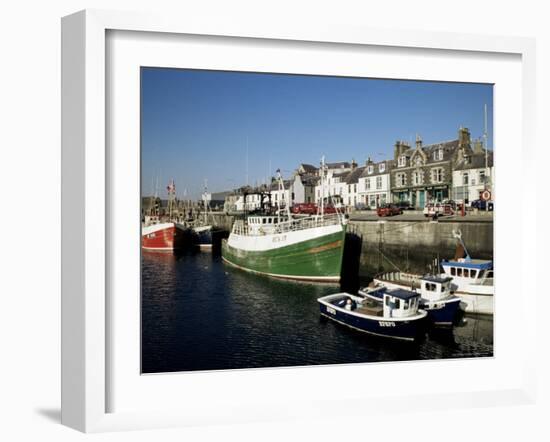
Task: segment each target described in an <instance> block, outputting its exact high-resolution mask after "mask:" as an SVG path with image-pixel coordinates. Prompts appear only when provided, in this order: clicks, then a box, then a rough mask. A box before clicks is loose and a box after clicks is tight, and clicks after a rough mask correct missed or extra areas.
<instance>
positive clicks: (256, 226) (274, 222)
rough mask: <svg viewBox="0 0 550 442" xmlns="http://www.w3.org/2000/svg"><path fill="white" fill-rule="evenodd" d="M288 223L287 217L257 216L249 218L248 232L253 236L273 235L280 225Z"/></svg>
mask: <svg viewBox="0 0 550 442" xmlns="http://www.w3.org/2000/svg"><path fill="white" fill-rule="evenodd" d="M286 222H288V219H287V218H286V217H280V216H277V215H256V216H249V217H248V218H247V224H248V231H249V233H250V234H252V235H262V234H266V233H272V232H274V231H275V229H276V228H277V226H278V225H279V224H282V223H286Z"/></svg>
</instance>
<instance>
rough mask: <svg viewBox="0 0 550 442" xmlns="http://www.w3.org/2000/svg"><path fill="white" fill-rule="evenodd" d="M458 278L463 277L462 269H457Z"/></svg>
mask: <svg viewBox="0 0 550 442" xmlns="http://www.w3.org/2000/svg"><path fill="white" fill-rule="evenodd" d="M456 276H462V269H461V268H460V267H459V268H457V269H456Z"/></svg>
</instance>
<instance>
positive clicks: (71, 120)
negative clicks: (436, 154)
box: [62, 10, 536, 432]
mask: <svg viewBox="0 0 550 442" xmlns="http://www.w3.org/2000/svg"><path fill="white" fill-rule="evenodd" d="M109 31H143V32H155V33H163V34H180V35H189V34H192V35H202V36H219V37H224V36H225V37H239V38H252V39H269V40H273V41H286V42H288V43H290V44H292V42H311V43H337V44H340V45H344V46H345V45H368V46H376V47H378V48H380V49H384V48H395V47H397V48H423V49H429V50H440V51H442V53H443V52H444V51H465V52H472V53H476V54H483V53H496V54H513V55H516V56H519V57H521V74H522V91H521V93H522V95H521V97H522V98H521V104H522V111H521V114H522V119H521V122H518V124H521V154H520V155H521V158H522V159H523V161H522V162H521V168H522V170H521V173H522V174H525V176H528V167H529V162H530V161H534V158H535V157H536V150H535V146H534V138H533V134H534V127H533V125H534V121H535V118H534V107H535V78H534V77H535V68H534V64H535V44H534V41H533V40H532V39H526V38H517V37H498V38H495V37H490V36H480V35H464V34H452V33H430V32H420V31H419V32H417V31H402V32H399V33H395V32H390V31H387V30H376V29H358V28H349V27H343V26H336V25H334V26H329V27H327V26H314V25H311V24H308V26H307V27H302V28H296V27H293V26H290V25H283V24H272V25H271V26H265V23H262V24H254V23H248V22H246V21H245V20H242V21H240V22H237V21H232V22H225V23H213V22H209V21H205V20H197V19H196V18H194V17H188V18H186V19H184V20H182V19H181V17H177V18H174V17H168V16H154V15H151V14H141V13H140V14H137V13H136V14H134V13H126V12H112V11H99V10H91V11H90V10H87V11H82V12H78V13H76V14H73V15H70V16H67V17H65V18H63V21H62V55H63V59H62V124H63V127H62V423H63V424H65V425H67V426H70V427H72V428H76V429H78V430H80V431H85V432H97V431H110V430H121V429H137V428H156V427H166V426H180V425H197V424H208V423H209V422H212V421H216V422H249V421H258V420H265V419H267V416H269V419H273V418H275V419H284V418H288V417H311V416H324V415H326V413H327V412H326V411H324V410H323V407H322V406H321V405H322V404H326V402H327V401H326V400H324V401H320V400H318V399H312V400H311V401H310V402H311V407H310V408H303V407H295V408H292V407H289V408H288V410H287V411H286V412H285V411H284V410H283V409H282V408H280V407H277V406H274V407H273V408H272V409H266V410H265V412H255V408H258V407H255V405H257V404H256V403H254V401H252V400H248V402H247V401H244V402H240V403H239V404H238V406H237V407H236V410H238V411H239V413H241V414H240V415H239V416H235V415H222V414H220V415H217V414H216V413H210V414H206V413H204V412H202V411H200V410H199V411H197V413H195V414H194V415H192V416H191V415H190V414H188V413H187V414H186V412H185V411H183V412H182V411H181V410H178V409H172V410H162V411H156V412H154V411H150V412H147V411H135V412H108V409H109V406H108V403H107V402H108V399H107V398H108V393H109V391H110V389H111V388H112V387H113V386H112V385H111V384H110V383H109V376H107V373H108V371H109V368H108V367H109V364H110V363H111V362H110V359H111V358H112V354H110V347H109V343H108V340H107V332H108V330H107V328H108V327H109V323H110V320H111V318H110V315H111V312H110V311H109V303H108V300H107V293H106V287H107V285H108V281H107V280H108V268H107V266H108V264H109V256H108V247H107V246H106V245H107V244H108V242H109V241H110V240H111V239H112V238H110V237H109V234H110V231H109V229H108V228H107V224H108V223H107V219H108V215H109V213H108V209H107V208H108V207H109V200H110V195H109V186H108V183H107V181H108V173H107V169H108V155H107V151H106V138H107V134H106V118H107V116H106V112H107V109H106V91H107V85H106V75H105V72H106V63H107V60H106V33H107V32H109ZM497 105H498V103H497V104H496V105H495V106H497ZM498 173H499V172H498V171H497V174H498ZM497 176H498V175H497ZM497 179H498V178H497ZM525 185H526V184H522V186H525ZM530 203H531V204H530ZM525 204H530V206H531V207H535V206H536V204H535V193H534V192H531V193H529V194H526V196H525ZM521 216H522V217H524V216H525V217H526V216H527V215H521ZM527 221H528V219H527V218H522V222H524V223H525V222H527ZM522 235H523V236H522V239H523V245H522V246H521V249H520V250H518V252H519V253H521V254H522V257H526V256H528V255H530V254H534V253H533V251H534V247H535V244H536V240H534V239H533V238H531V239H529V236H530V235H531V236H534V235H535V232H534V230H533V231H531V232H529V231H528V229H525V230H523V231H522ZM496 262H498V255H497V259H496ZM520 262H521V260H520ZM523 262H527V260H526V259H524V260H523ZM520 271H521V272H522V274H527V271H528V268H527V266H526V264H524V265H523V266H522V268H521V270H520ZM534 284H535V283H534V280H530V281H526V282H525V285H524V290H525V293H526V296H527V293H529V296H530V298H529V299H531V300H534V296H535V290H534V288H535V287H534ZM525 314H526V313H525V312H523V315H525ZM523 318H525V316H523ZM497 320H498V319H497ZM535 328H536V324H535V322H534V320H533V321H528V322H527V323H526V324H525V327H524V329H523V330H522V333H524V337H526V338H527V339H525V348H524V350H525V351H524V352H523V353H522V355H524V356H523V357H524V358H525V360H524V361H522V364H521V365H522V368H521V372H520V371H518V372H517V379H516V378H514V380H513V381H514V382H511V383H510V385H503V386H502V388H492V389H489V390H483V389H478V390H474V391H463V392H462V393H445V392H443V393H441V394H439V395H432V394H427V395H423V396H419V395H410V396H408V397H407V394H406V393H405V394H404V395H402V396H401V397H400V400H399V404H396V398H395V395H387V396H382V397H378V398H377V402H376V404H375V405H373V404H372V403H369V401H361V400H360V398H357V397H351V398H350V397H346V396H344V395H341V396H340V397H339V396H338V394H336V395H333V396H332V397H331V399H330V400H332V401H338V407H339V408H340V409H341V410H347V411H346V412H349V411H350V410H355V411H354V412H356V413H359V412H366V411H368V410H372V409H374V408H376V410H377V411H384V410H390V409H395V408H396V407H402V408H406V407H407V406H409V405H408V404H411V403H414V404H415V407H416V408H421V409H426V410H429V409H435V408H442V407H443V408H453V407H468V406H470V405H471V404H472V403H473V401H474V400H475V401H476V403H477V404H484V405H487V406H490V405H497V404H500V403H508V404H524V403H532V402H533V401H534V396H535V376H534V372H535V356H534V355H535V351H534V348H533V346H534V341H535V340H534V339H529V338H530V337H533V336H534V334H535ZM497 357H498V355H497ZM334 369H338V368H337V367H335V368H333V370H334ZM354 369H355V370H356V371H357V370H361V366H359V367H355V368H354ZM434 369H435V368H434V367H431V368H430V367H427V368H426V370H434ZM264 373H266V372H264ZM268 375H269V374H267V375H266V376H268ZM219 376H233V374H230V373H225V374H224V373H221V374H220V375H219ZM168 382H169V381H168Z"/></svg>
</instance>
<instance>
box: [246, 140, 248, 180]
mask: <svg viewBox="0 0 550 442" xmlns="http://www.w3.org/2000/svg"><path fill="white" fill-rule="evenodd" d="M246 185H247V186H248V135H247V136H246Z"/></svg>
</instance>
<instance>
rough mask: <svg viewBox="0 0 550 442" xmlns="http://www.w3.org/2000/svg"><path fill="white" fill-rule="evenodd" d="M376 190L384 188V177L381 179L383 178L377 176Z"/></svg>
mask: <svg viewBox="0 0 550 442" xmlns="http://www.w3.org/2000/svg"><path fill="white" fill-rule="evenodd" d="M376 188H377V189H381V188H382V177H381V176H377V177H376Z"/></svg>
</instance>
